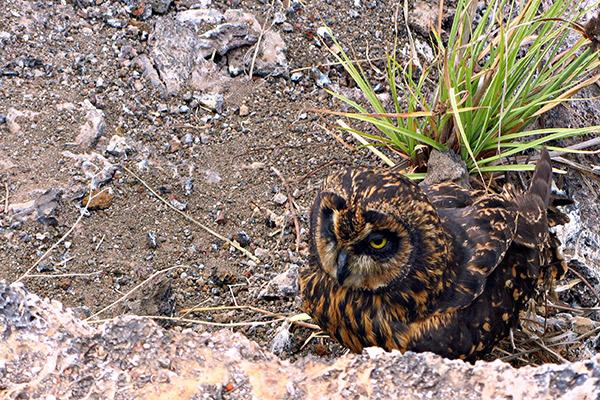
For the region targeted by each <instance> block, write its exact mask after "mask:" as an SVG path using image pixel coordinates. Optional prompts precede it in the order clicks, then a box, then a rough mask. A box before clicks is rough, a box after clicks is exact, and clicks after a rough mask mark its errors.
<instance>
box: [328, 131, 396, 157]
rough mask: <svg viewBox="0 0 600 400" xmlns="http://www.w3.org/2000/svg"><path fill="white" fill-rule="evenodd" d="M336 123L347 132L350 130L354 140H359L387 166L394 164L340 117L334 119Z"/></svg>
mask: <svg viewBox="0 0 600 400" xmlns="http://www.w3.org/2000/svg"><path fill="white" fill-rule="evenodd" d="M336 122H337V123H338V125H340V126H341V127H342V128H344V129H346V130H347V131H348V132H350V134H351V135H352V136H354V138H355V139H356V140H358V141H359V142H361V143H362V144H363V145H365V147H366V148H367V149H368V150H370V151H371V152H372V153H373V154H375V155H376V156H377V157H379V158H381V160H382V161H383V162H384V163H386V164H387V165H388V166H390V167H393V166H394V165H396V164H395V163H394V162H393V161H392V160H390V159H389V157H388V156H386V155H385V154H383V153H382V152H380V151H379V150H377V149H376V148H375V147H374V146H372V144H371V143H369V142H368V141H367V140H365V138H363V137H362V136H360V135H359V134H356V133H354V132H353V131H352V130H351V128H350V127H349V126H348V125H347V124H346V123H345V122H344V121H342V120H341V119H338V120H337V121H336Z"/></svg>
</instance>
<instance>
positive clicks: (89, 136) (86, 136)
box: [75, 99, 106, 148]
mask: <svg viewBox="0 0 600 400" xmlns="http://www.w3.org/2000/svg"><path fill="white" fill-rule="evenodd" d="M83 107H84V109H85V110H86V114H85V120H86V121H85V123H84V124H83V125H82V126H81V128H80V129H79V132H80V133H79V135H77V137H76V138H75V143H77V145H78V146H81V147H83V148H91V147H94V146H95V145H96V143H97V142H98V139H100V137H102V135H104V132H105V130H106V122H105V120H104V112H102V110H99V109H97V108H96V107H94V106H93V105H92V103H90V101H89V100H87V99H86V100H84V101H83Z"/></svg>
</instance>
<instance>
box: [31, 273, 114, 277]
mask: <svg viewBox="0 0 600 400" xmlns="http://www.w3.org/2000/svg"><path fill="white" fill-rule="evenodd" d="M102 272H104V271H96V272H88V273H74V274H31V275H27V277H28V278H71V277H86V276H88V277H89V276H94V275H98V274H101V273H102Z"/></svg>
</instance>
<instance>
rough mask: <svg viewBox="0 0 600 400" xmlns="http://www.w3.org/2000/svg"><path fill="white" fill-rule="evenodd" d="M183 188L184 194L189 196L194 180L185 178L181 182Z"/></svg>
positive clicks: (192, 190) (192, 189)
mask: <svg viewBox="0 0 600 400" xmlns="http://www.w3.org/2000/svg"><path fill="white" fill-rule="evenodd" d="M183 190H184V193H185V195H186V196H191V195H192V193H194V180H193V179H192V178H187V179H186V180H185V182H184V184H183Z"/></svg>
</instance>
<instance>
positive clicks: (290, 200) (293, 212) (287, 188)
mask: <svg viewBox="0 0 600 400" xmlns="http://www.w3.org/2000/svg"><path fill="white" fill-rule="evenodd" d="M271 170H273V172H275V175H277V176H278V177H279V179H281V183H282V184H283V187H284V188H285V191H286V194H287V198H288V201H287V205H288V209H289V210H290V213H291V215H292V219H293V220H294V228H295V229H296V252H298V251H300V240H301V238H300V219H299V218H298V213H297V212H296V209H295V207H294V199H293V198H292V193H291V191H290V190H291V189H290V185H289V184H288V182H287V180H286V179H285V178H284V176H283V175H282V174H281V172H279V170H278V169H277V168H275V167H271Z"/></svg>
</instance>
